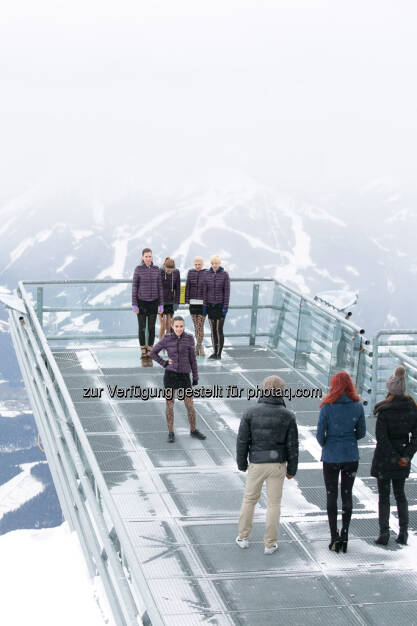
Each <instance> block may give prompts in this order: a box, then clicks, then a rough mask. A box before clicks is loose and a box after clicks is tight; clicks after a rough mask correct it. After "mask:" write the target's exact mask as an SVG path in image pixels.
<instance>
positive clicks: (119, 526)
mask: <svg viewBox="0 0 417 626" xmlns="http://www.w3.org/2000/svg"><path fill="white" fill-rule="evenodd" d="M18 285H19V287H18V288H19V289H20V293H21V295H22V297H23V300H24V302H25V306H26V308H27V311H28V315H29V318H30V320H31V322H32V324H33V325H34V327H35V330H36V334H37V337H38V341H39V343H40V345H41V347H42V349H43V351H44V354H45V356H46V358H47V360H48V363H49V366H50V368H51V370H52V372H53V374H54V378H55V381H56V384H57V385H58V388H59V391H60V393H61V396H62V399H63V401H64V402H65V404H66V407H67V409H68V412H69V415H70V417H71V420H72V424H73V425H74V428H75V431H76V433H77V437H78V439H79V441H80V444H81V446H82V447H83V449H84V452H85V455H86V457H87V460H88V463H89V465H90V468H91V470H92V473H93V475H94V479H95V481H96V483H97V485H98V487H99V489H100V493H101V496H102V498H103V500H104V502H105V505H106V507H107V509H108V510H109V512H110V514H111V518H112V522H113V526H114V528H115V530H116V533H117V535H118V537H119V539H120V542H121V545H123V552H124V554H125V556H126V559H127V562H131V563H135V564H136V565H137V567H135V568H133V567H131V568H130V576H131V577H132V579H134V580H135V582H136V586H137V590H138V591H139V590H140V592H141V593H144V595H145V596H146V604H147V606H146V607H144V608H146V610H147V611H148V613H149V615H150V616H151V619H152V623H154V624H162V618H161V616H160V614H159V610H158V608H157V607H156V604H155V603H154V601H153V598H152V594H151V593H150V590H149V589H148V584H147V581H146V578H145V576H144V574H143V572H142V568H141V565H140V563H139V561H138V559H137V557H136V554H135V551H134V548H133V545H132V543H131V540H130V538H129V536H128V534H127V533H126V531H125V528H124V526H123V523H122V520H121V518H120V516H119V513H118V510H117V508H116V506H115V505H114V503H113V501H112V499H111V497H110V494H109V492H108V488H107V485H106V483H105V481H104V478H103V475H102V473H101V471H100V468H99V465H98V462H97V460H96V457H95V456H94V454H93V452H92V450H91V447H90V443H89V441H88V438H87V436H86V434H85V431H84V429H83V427H82V424H81V422H80V419H79V417H78V414H77V412H76V410H75V408H74V405H73V402H72V399H71V396H70V395H69V392H68V389H67V386H66V385H65V381H64V379H63V377H62V374H61V371H60V370H59V368H58V366H57V364H56V361H55V358H54V356H53V354H52V352H51V349H50V347H49V345H48V343H47V341H46V340H44V333H43V330H42V327H41V325H40V323H39V320H38V318H37V316H36V313H35V311H34V309H33V307H32V305H31V303H30V300H29V298H28V294H27V292H26V290H25V287H24V284H23V282H22V281H19V283H18ZM139 572H140V579H141V580H140V581H139V580H137V579H136V577H137V573H139Z"/></svg>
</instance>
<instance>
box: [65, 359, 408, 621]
mask: <svg viewBox="0 0 417 626" xmlns="http://www.w3.org/2000/svg"><path fill="white" fill-rule="evenodd" d="M137 352H138V351H137V349H134V348H117V349H111V348H109V349H100V350H96V351H95V352H93V351H90V350H62V349H61V350H55V351H54V356H55V358H56V361H57V363H58V366H59V367H60V369H61V372H62V375H63V377H64V380H65V382H66V384H67V386H68V389H69V391H70V394H71V397H72V398H73V401H74V406H75V408H76V410H77V412H78V415H79V416H80V419H81V421H82V424H83V427H84V428H85V431H86V434H87V436H88V438H89V442H90V445H91V448H92V450H93V451H94V453H95V455H96V458H97V460H98V463H99V465H100V467H101V470H102V472H103V476H104V478H105V480H106V484H107V486H108V488H109V491H110V493H111V494H112V497H113V500H114V502H115V503H116V506H117V507H118V510H119V513H120V516H121V518H122V520H123V522H124V524H125V526H126V529H127V532H128V534H129V536H130V538H131V540H132V543H133V545H134V546H135V548H136V552H137V557H138V561H139V562H140V564H141V567H142V568H143V571H144V572H145V575H146V577H147V580H148V584H149V587H150V589H151V592H152V594H153V596H154V598H155V601H156V603H157V604H158V606H159V608H160V610H161V612H162V614H163V616H164V620H165V623H166V624H167V625H169V626H182V625H184V626H192V625H194V624H211V625H223V624H228V625H230V624H234V625H245V626H252V625H254V626H255V625H256V626H259V625H260V624H261V625H264V624H279V623H287V624H291V625H296V624H300V625H301V624H302V625H303V626H305V625H310V624H311V625H314V626H316V625H317V624H329V625H331V626H337V625H339V624H340V625H349V624H375V625H378V626H383V625H384V624H391V623H392V622H393V620H394V619H395V620H399V621H401V620H407V623H408V624H416V625H417V601H415V600H414V598H416V597H417V559H416V556H417V547H416V546H417V540H416V538H415V536H413V535H412V536H411V537H410V545H409V546H407V547H400V546H398V545H397V544H395V542H393V541H391V542H390V545H389V546H388V547H387V548H382V547H378V546H375V545H374V543H373V538H374V536H375V535H376V534H377V531H378V524H377V492H376V485H375V481H374V479H373V478H370V476H369V469H370V465H369V463H370V461H371V458H372V449H371V448H367V447H365V448H362V450H361V463H360V470H359V473H358V478H357V481H356V483H355V488H354V514H353V520H352V524H351V535H350V538H351V540H350V542H349V550H348V553H347V554H345V555H342V554H339V555H337V554H335V553H333V552H330V551H329V550H328V547H327V543H328V534H329V531H328V524H327V516H326V497H325V489H324V486H323V481H322V471H321V463H320V452H321V450H320V447H319V446H318V444H317V442H316V440H315V425H316V423H317V416H318V405H319V402H320V401H319V400H317V399H308V398H301V399H295V400H293V401H292V402H287V406H289V408H291V409H293V410H295V412H296V414H297V423H298V426H299V434H300V466H299V472H298V474H297V476H296V478H295V479H294V480H292V481H286V483H285V485H284V496H283V501H282V508H281V526H280V534H279V550H278V551H277V552H276V553H275V554H273V555H271V556H265V555H264V554H263V532H264V520H265V500H264V497H262V499H261V501H260V503H259V505H258V507H257V509H256V512H255V523H254V528H253V534H252V537H251V546H250V549H249V550H240V549H239V548H238V547H237V546H236V545H235V543H234V539H235V537H236V535H237V520H238V516H239V510H240V505H241V502H242V496H243V489H244V484H245V476H244V475H243V474H241V473H240V472H238V471H237V469H236V463H235V444H236V432H237V429H238V426H239V421H240V418H241V416H242V414H243V412H244V411H245V410H246V408H247V407H248V406H249V402H248V400H247V399H246V393H247V389H249V388H251V387H253V386H254V385H257V384H258V385H261V384H262V381H263V379H264V378H265V377H266V376H268V375H270V374H272V373H277V374H278V375H280V376H281V377H282V378H284V380H286V381H288V385H289V386H291V387H293V388H295V387H297V386H302V387H310V386H311V384H310V383H308V381H307V380H305V379H304V378H303V376H302V374H301V373H300V372H297V371H296V370H294V369H293V368H292V367H290V366H289V365H288V364H287V363H286V362H285V360H284V359H282V358H281V357H279V356H277V355H276V354H275V353H274V352H272V351H271V350H269V349H267V348H259V347H253V348H251V347H231V348H227V349H226V353H225V358H224V359H223V360H222V362H221V363H218V362H210V361H207V360H206V359H199V369H200V384H201V385H207V386H212V385H228V384H232V385H238V386H241V387H243V388H244V394H243V396H242V398H241V399H231V398H221V399H220V398H219V399H207V400H197V401H195V407H196V411H197V427H198V428H199V429H201V430H202V431H203V432H204V433H205V434H206V435H207V439H206V440H205V441H199V440H196V439H194V438H191V437H190V435H189V427H188V421H187V417H186V412H185V410H184V405H183V403H182V402H179V401H177V402H176V403H175V432H176V442H175V444H168V443H167V441H166V435H167V429H166V423H165V405H164V401H163V400H148V401H144V400H141V399H120V398H119V399H117V398H113V399H111V398H110V396H109V395H108V394H107V392H106V391H104V392H103V394H102V397H101V398H100V399H97V398H84V397H83V388H84V387H89V386H97V387H103V388H104V390H106V389H107V385H110V386H114V385H116V384H117V385H119V387H129V386H131V385H140V386H141V387H151V386H152V387H154V386H159V385H162V369H161V368H159V366H158V365H156V364H154V366H153V367H152V368H150V367H149V368H142V367H140V361H139V359H138V354H137ZM255 401H256V400H251V401H250V402H255ZM369 422H370V428H369V434H368V435H367V437H366V439H364V440H362V441H361V442H360V443H361V445H365V446H370V445H372V441H373V440H372V433H373V428H374V420H373V418H370V419H369ZM415 483H416V481H411V480H410V505H411V510H410V523H411V527H412V528H414V530H417V517H416V515H417V512H416V511H414V509H415V508H417V506H416V504H415V502H416V501H417V500H416V497H417V496H416V484H415ZM392 513H393V515H392V518H391V519H392V522H393V526H394V525H395V515H394V508H393V510H392Z"/></svg>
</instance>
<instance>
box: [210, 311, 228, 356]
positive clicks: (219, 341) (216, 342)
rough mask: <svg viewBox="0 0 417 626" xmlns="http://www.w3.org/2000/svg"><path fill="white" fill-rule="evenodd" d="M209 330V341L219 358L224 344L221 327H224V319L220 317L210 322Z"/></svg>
mask: <svg viewBox="0 0 417 626" xmlns="http://www.w3.org/2000/svg"><path fill="white" fill-rule="evenodd" d="M209 322H210V328H211V341H212V343H213V350H214V352H215V353H216V354H218V355H219V356H221V354H222V350H223V344H224V334H223V326H224V317H221V318H220V319H218V320H210V319H209Z"/></svg>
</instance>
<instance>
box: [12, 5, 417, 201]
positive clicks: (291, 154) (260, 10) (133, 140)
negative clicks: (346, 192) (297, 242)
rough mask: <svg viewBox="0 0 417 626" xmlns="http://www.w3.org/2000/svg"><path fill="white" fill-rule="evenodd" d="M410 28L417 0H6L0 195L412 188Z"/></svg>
mask: <svg viewBox="0 0 417 626" xmlns="http://www.w3.org/2000/svg"><path fill="white" fill-rule="evenodd" d="M416 23H417V7H416V3H415V1H414V0H411V1H409V2H408V1H405V2H401V1H398V0H396V1H389V2H388V1H384V0H378V1H376V0H375V1H371V0H365V1H364V0H360V1H356V0H349V1H346V2H345V1H344V2H339V1H337V0H329V1H328V2H327V1H324V0H323V1H311V2H308V1H307V0H305V1H304V2H301V1H299V0H288V1H285V2H284V1H282V2H280V1H278V0H275V1H272V0H271V1H269V2H266V1H262V0H261V1H259V0H257V1H256V2H255V1H251V2H249V1H248V0H238V1H235V0H205V1H204V2H202V1H200V0H164V1H158V0H149V1H143V0H142V1H141V0H134V1H130V0H118V1H117V2H115V1H114V0H112V1H111V2H109V1H107V0H100V1H97V2H96V1H93V0H71V1H70V0H66V1H65V2H63V1H59V0H54V1H52V0H36V1H33V0H19V1H18V2H16V1H15V0H3V2H2V10H1V13H0V58H1V64H0V83H1V99H0V131H1V132H0V136H1V140H0V168H1V180H2V185H1V194H2V196H4V195H5V194H8V193H9V192H13V193H14V192H16V191H19V190H24V188H25V187H28V186H31V185H33V184H36V183H39V182H42V183H45V181H46V182H47V181H48V180H52V179H53V180H54V181H60V184H63V185H65V184H67V183H68V184H70V185H71V184H74V182H75V181H78V183H79V182H80V181H81V182H82V183H89V182H90V181H92V180H94V181H96V182H98V183H99V184H101V183H103V184H105V181H107V182H108V181H109V180H111V181H112V182H113V183H114V184H115V185H121V186H123V184H124V182H125V181H126V180H129V179H134V180H135V181H136V182H137V184H138V185H139V186H140V185H141V184H143V185H144V186H146V187H150V188H155V189H158V190H161V189H167V190H168V189H170V188H171V186H179V187H180V186H181V185H183V184H186V183H190V182H193V181H196V180H200V179H203V180H204V179H205V178H210V175H211V173H212V172H218V171H224V172H228V171H230V170H234V169H236V170H237V171H239V172H242V173H243V175H244V176H248V177H252V178H255V179H256V180H259V181H260V182H261V183H266V184H268V185H274V186H276V187H277V188H282V189H285V190H290V189H292V188H293V189H296V188H299V187H303V189H305V190H306V192H308V190H309V189H311V190H317V189H321V188H331V189H333V190H335V191H337V190H338V189H343V188H345V187H349V186H358V185H362V184H364V183H366V182H368V181H370V180H373V179H376V178H377V179H380V178H389V179H391V180H394V182H395V184H398V186H400V187H401V186H404V187H405V186H412V185H414V176H415V169H416V168H415V164H416V146H417V116H416V111H417V81H416V79H415V76H416V73H417V67H416V65H417V61H416V59H417V37H416V36H415V27H416ZM213 175H214V174H213Z"/></svg>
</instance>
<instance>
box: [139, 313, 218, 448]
mask: <svg viewBox="0 0 417 626" xmlns="http://www.w3.org/2000/svg"><path fill="white" fill-rule="evenodd" d="M161 350H166V351H167V354H168V360H164V359H162V358H161V357H160V356H159V353H160V352H161ZM151 357H152V359H154V361H156V362H157V363H159V365H162V367H163V368H164V369H165V374H164V388H165V389H166V390H167V397H166V400H165V401H166V419H167V424H168V441H169V443H173V442H174V441H175V434H174V401H175V392H176V391H178V390H182V391H183V392H184V391H185V390H187V389H192V387H193V386H195V385H198V369H197V359H196V356H195V348H194V337H193V336H192V335H191V333H187V332H185V330H184V318H183V317H181V316H180V315H176V316H175V317H174V319H173V320H172V332H171V333H169V334H168V335H164V336H163V337H162V339H161V340H160V341H158V343H157V344H156V345H155V346H154V347H153V348H152V351H151ZM190 372H192V374H193V380H192V385H191V380H190ZM184 404H185V408H186V409H187V416H188V421H189V424H190V435H191V436H192V437H196V438H197V439H205V438H206V436H205V435H203V433H201V432H200V431H199V430H197V428H196V426H195V409H194V403H193V398H192V397H191V396H190V397H188V396H185V397H184Z"/></svg>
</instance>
